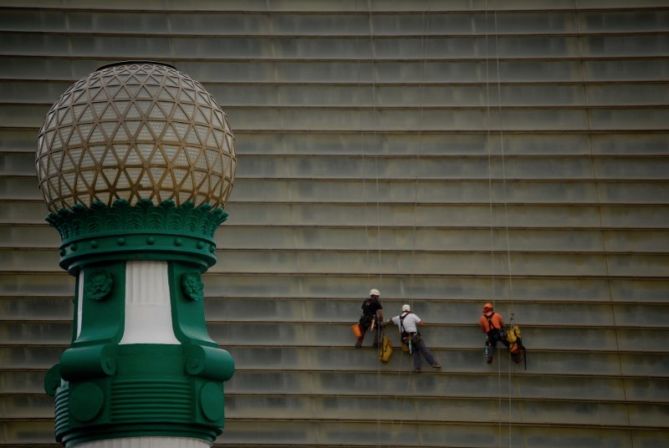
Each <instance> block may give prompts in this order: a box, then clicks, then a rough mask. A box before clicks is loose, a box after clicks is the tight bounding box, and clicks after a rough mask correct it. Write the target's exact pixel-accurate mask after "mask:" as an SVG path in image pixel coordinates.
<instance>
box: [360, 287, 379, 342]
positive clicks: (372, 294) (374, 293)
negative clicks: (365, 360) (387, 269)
mask: <svg viewBox="0 0 669 448" xmlns="http://www.w3.org/2000/svg"><path fill="white" fill-rule="evenodd" d="M379 297H381V292H380V291H379V290H378V289H376V288H372V289H370V290H369V298H368V299H365V301H364V302H362V306H361V307H360V308H362V316H361V317H360V321H359V327H360V336H359V337H358V340H357V341H356V343H355V348H360V347H362V341H363V340H364V339H365V333H367V331H368V330H373V331H374V347H378V346H379V343H380V342H381V324H382V323H383V306H382V305H381V302H380V301H379Z"/></svg>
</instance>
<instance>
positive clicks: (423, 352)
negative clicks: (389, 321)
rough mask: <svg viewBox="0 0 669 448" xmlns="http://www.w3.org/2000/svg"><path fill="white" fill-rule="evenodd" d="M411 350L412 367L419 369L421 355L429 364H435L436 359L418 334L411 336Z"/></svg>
mask: <svg viewBox="0 0 669 448" xmlns="http://www.w3.org/2000/svg"><path fill="white" fill-rule="evenodd" d="M411 351H412V353H413V368H414V370H420V364H421V360H420V358H421V356H422V357H423V358H425V361H427V363H428V364H429V365H431V366H433V365H435V364H437V361H436V360H435V359H434V356H432V352H431V351H430V349H429V348H427V346H426V345H425V341H423V338H422V337H421V335H420V334H414V335H413V336H411Z"/></svg>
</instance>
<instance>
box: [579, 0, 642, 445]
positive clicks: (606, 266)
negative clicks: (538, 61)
mask: <svg viewBox="0 0 669 448" xmlns="http://www.w3.org/2000/svg"><path fill="white" fill-rule="evenodd" d="M573 7H574V21H575V22H576V37H577V39H578V42H577V48H578V58H579V76H580V81H581V87H582V89H583V99H584V101H585V111H586V124H587V126H588V129H587V134H586V136H587V142H588V154H589V157H590V166H591V170H592V171H591V172H592V179H593V180H594V182H595V191H596V194H597V219H598V223H599V232H600V238H601V240H602V242H601V247H602V252H603V255H604V269H605V272H606V287H607V293H608V304H609V306H610V308H611V320H612V324H613V336H614V341H615V343H616V355H617V360H618V372H619V374H620V379H621V382H622V386H623V398H624V400H625V417H626V420H627V425H628V426H630V425H631V417H630V410H629V405H628V401H627V400H628V397H627V385H626V380H625V378H624V373H623V362H622V356H621V354H620V342H619V336H618V321H617V318H616V306H615V303H614V301H613V292H612V287H611V274H610V271H609V249H608V246H607V244H606V235H605V231H604V219H603V218H602V204H603V200H602V194H601V188H600V182H599V176H598V174H597V168H596V160H595V154H594V150H593V147H592V146H593V145H592V109H591V105H590V99H589V97H588V89H587V85H586V84H587V81H586V76H585V67H584V65H585V63H584V59H585V57H584V55H583V52H582V51H581V39H582V31H581V22H580V16H579V12H578V7H577V5H576V1H575V0H574V2H573ZM628 434H629V438H630V445H631V446H632V445H634V442H633V436H632V433H631V432H629V433H628Z"/></svg>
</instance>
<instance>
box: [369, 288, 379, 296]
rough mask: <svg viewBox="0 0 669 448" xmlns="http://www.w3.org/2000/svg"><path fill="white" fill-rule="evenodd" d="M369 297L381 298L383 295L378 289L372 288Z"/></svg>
mask: <svg viewBox="0 0 669 448" xmlns="http://www.w3.org/2000/svg"><path fill="white" fill-rule="evenodd" d="M369 295H370V296H381V293H380V292H379V290H378V289H376V288H372V289H370V290H369Z"/></svg>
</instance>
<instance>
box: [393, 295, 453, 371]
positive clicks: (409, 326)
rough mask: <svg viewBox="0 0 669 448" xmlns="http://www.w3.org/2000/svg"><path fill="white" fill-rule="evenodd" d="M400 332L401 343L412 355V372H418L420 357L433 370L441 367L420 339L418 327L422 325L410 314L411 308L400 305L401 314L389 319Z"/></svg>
mask: <svg viewBox="0 0 669 448" xmlns="http://www.w3.org/2000/svg"><path fill="white" fill-rule="evenodd" d="M391 321H392V323H394V324H395V325H397V327H398V328H399V330H400V337H401V338H402V342H404V343H405V344H407V345H409V347H410V349H411V350H410V351H411V354H412V355H413V371H414V372H417V373H418V372H420V371H421V369H420V365H421V356H422V357H423V358H425V361H427V363H428V364H430V365H431V366H432V367H433V368H435V369H441V365H440V364H439V363H438V362H437V360H435V359H434V356H432V352H431V351H430V349H428V348H427V346H426V345H425V342H424V341H423V338H422V337H421V334H420V332H419V331H418V327H419V326H422V325H424V324H423V320H422V319H421V318H420V317H418V315H416V314H414V313H412V312H411V306H409V305H402V314H400V315H399V316H395V317H393V318H392V319H391Z"/></svg>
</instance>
